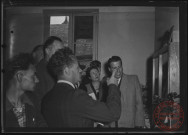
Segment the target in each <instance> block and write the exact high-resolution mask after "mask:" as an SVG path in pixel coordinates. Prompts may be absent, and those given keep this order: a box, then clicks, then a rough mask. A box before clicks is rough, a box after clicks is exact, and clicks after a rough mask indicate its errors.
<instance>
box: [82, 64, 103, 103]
mask: <svg viewBox="0 0 188 135" xmlns="http://www.w3.org/2000/svg"><path fill="white" fill-rule="evenodd" d="M86 76H87V78H88V79H89V83H88V84H86V85H85V87H86V91H87V93H88V94H89V95H90V96H91V97H92V98H93V99H94V100H101V98H102V89H101V88H102V87H101V82H100V73H99V70H98V67H96V66H92V67H89V68H88V69H87V71H86Z"/></svg>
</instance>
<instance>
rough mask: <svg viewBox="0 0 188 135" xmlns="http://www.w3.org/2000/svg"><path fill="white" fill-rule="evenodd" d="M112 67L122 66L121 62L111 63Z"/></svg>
mask: <svg viewBox="0 0 188 135" xmlns="http://www.w3.org/2000/svg"><path fill="white" fill-rule="evenodd" d="M110 65H111V66H113V67H116V66H121V61H113V62H111V63H110Z"/></svg>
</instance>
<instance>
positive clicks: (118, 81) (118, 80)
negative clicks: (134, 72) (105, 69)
mask: <svg viewBox="0 0 188 135" xmlns="http://www.w3.org/2000/svg"><path fill="white" fill-rule="evenodd" d="M121 78H122V77H121ZM121 78H119V79H118V85H119V83H120V81H121Z"/></svg>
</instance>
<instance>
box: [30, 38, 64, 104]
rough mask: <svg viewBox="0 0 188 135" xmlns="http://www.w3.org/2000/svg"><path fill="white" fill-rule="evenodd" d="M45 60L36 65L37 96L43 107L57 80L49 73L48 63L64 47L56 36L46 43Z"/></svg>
mask: <svg viewBox="0 0 188 135" xmlns="http://www.w3.org/2000/svg"><path fill="white" fill-rule="evenodd" d="M43 47H44V48H43V49H44V58H43V59H42V60H41V61H40V62H39V63H38V64H37V65H36V73H37V77H38V78H39V83H38V84H37V87H36V90H35V91H34V92H35V94H36V95H37V96H38V99H39V101H40V103H39V105H41V101H42V98H43V97H44V95H45V94H46V93H47V92H48V91H49V90H50V89H51V88H52V87H53V86H54V84H55V78H53V77H52V75H51V74H50V73H49V71H48V69H47V63H48V61H49V59H50V58H51V56H52V55H53V54H54V53H55V52H56V51H57V50H58V49H61V48H63V47H64V45H63V42H62V40H61V39H60V38H59V37H56V36H50V37H48V39H47V40H46V41H45V43H44V46H43Z"/></svg>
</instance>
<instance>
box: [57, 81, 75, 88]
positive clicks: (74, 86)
mask: <svg viewBox="0 0 188 135" xmlns="http://www.w3.org/2000/svg"><path fill="white" fill-rule="evenodd" d="M57 83H67V84H69V85H71V86H72V87H73V88H74V89H75V86H74V85H73V84H72V83H71V82H69V81H66V80H58V81H57Z"/></svg>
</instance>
